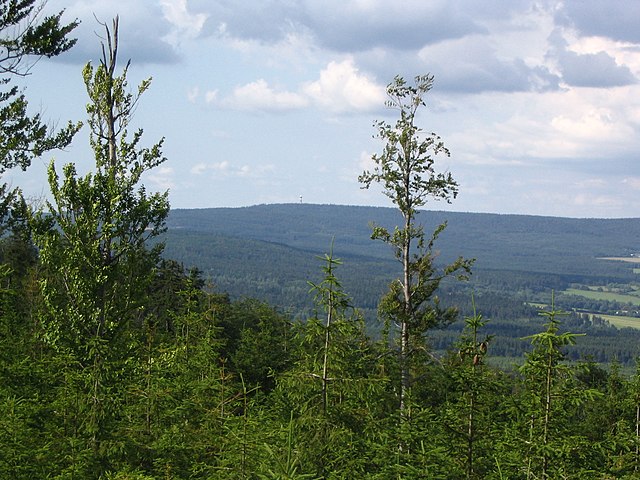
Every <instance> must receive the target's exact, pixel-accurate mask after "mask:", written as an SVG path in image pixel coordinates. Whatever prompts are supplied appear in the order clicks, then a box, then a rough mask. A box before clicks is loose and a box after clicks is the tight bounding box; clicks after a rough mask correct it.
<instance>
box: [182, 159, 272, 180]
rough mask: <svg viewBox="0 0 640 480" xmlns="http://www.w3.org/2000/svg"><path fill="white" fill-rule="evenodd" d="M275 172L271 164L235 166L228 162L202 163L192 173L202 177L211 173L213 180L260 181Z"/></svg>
mask: <svg viewBox="0 0 640 480" xmlns="http://www.w3.org/2000/svg"><path fill="white" fill-rule="evenodd" d="M273 170H274V166H273V165H271V164H261V165H257V166H252V165H247V164H245V165H240V166H237V165H234V164H233V163H231V162H229V161H228V160H223V161H221V162H215V163H205V162H200V163H198V164H196V165H194V166H193V167H191V169H190V172H191V173H192V174H193V175H196V176H201V175H203V174H205V173H207V172H209V173H211V174H212V176H213V178H219V177H221V178H225V177H246V178H254V179H259V178H262V177H264V176H265V175H267V174H269V173H270V172H272V171H273Z"/></svg>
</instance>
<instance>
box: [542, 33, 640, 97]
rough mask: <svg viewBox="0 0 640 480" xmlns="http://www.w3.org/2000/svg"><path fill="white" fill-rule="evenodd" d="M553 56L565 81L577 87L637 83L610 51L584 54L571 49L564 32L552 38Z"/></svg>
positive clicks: (607, 86)
mask: <svg viewBox="0 0 640 480" xmlns="http://www.w3.org/2000/svg"><path fill="white" fill-rule="evenodd" d="M550 41H551V44H552V47H551V49H550V51H549V57H551V58H555V60H556V62H557V65H558V69H559V71H560V73H561V74H562V79H563V81H564V82H565V83H566V84H568V85H570V86H574V87H594V88H609V87H620V86H624V85H632V84H634V83H637V79H636V77H635V76H634V75H633V73H631V70H629V68H628V67H627V66H626V65H619V64H618V63H617V62H616V59H615V58H614V57H612V56H611V55H609V54H608V53H607V52H604V51H598V52H595V53H584V54H580V53H577V52H575V51H572V50H570V49H569V47H568V42H567V41H566V40H565V39H564V37H563V36H562V34H561V33H560V31H558V30H556V31H555V32H554V33H553V34H552V35H551V37H550Z"/></svg>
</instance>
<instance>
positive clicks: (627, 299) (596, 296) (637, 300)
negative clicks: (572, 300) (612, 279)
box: [563, 288, 640, 305]
mask: <svg viewBox="0 0 640 480" xmlns="http://www.w3.org/2000/svg"><path fill="white" fill-rule="evenodd" d="M563 293H565V294H567V295H578V296H581V297H585V298H591V299H593V300H608V301H611V302H620V303H631V304H632V305H640V297H638V296H636V295H628V294H624V293H613V292H598V291H595V290H580V289H577V288H568V289H566V290H565V291H564V292H563Z"/></svg>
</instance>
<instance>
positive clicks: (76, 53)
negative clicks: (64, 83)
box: [45, 0, 179, 64]
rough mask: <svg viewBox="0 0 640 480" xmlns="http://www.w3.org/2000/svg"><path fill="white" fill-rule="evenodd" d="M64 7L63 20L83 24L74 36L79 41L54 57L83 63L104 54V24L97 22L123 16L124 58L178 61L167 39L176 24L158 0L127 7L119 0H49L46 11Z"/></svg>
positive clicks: (141, 61) (121, 40)
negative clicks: (168, 18) (169, 20)
mask: <svg viewBox="0 0 640 480" xmlns="http://www.w3.org/2000/svg"><path fill="white" fill-rule="evenodd" d="M61 10H64V11H65V14H64V17H63V21H65V22H70V21H72V20H74V19H78V20H80V22H81V23H80V25H79V26H78V27H77V28H76V29H75V30H74V31H73V33H72V36H73V37H75V38H77V39H78V42H77V43H76V45H75V46H74V47H73V48H72V49H71V50H70V51H69V52H66V53H65V54H64V55H61V56H59V57H56V59H55V61H62V62H67V63H79V64H84V63H86V62H88V61H91V60H93V61H96V60H98V59H99V58H100V57H101V49H100V41H101V38H104V27H103V26H101V25H100V24H99V23H98V22H96V18H97V19H98V21H100V22H103V23H106V24H107V25H108V26H109V27H110V28H111V22H112V20H113V19H114V18H115V17H116V16H119V18H120V29H119V54H120V58H121V60H123V61H124V60H128V59H133V61H134V62H135V63H136V64H145V63H155V64H165V63H176V62H177V61H178V60H179V56H178V54H177V52H176V51H175V49H174V48H173V46H172V45H170V44H169V43H167V41H166V38H167V37H168V36H170V34H171V32H172V28H174V27H173V26H172V25H171V24H170V23H169V22H168V21H167V19H166V18H165V16H164V14H163V12H162V10H161V8H160V5H159V4H157V3H155V2H129V3H127V4H126V9H124V8H123V3H122V2H121V1H120V0H100V1H91V2H90V1H88V0H72V1H68V0H67V1H64V0H49V1H48V2H46V9H45V13H46V14H51V13H53V12H59V11H61Z"/></svg>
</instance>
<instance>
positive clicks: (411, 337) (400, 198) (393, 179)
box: [359, 75, 472, 411]
mask: <svg viewBox="0 0 640 480" xmlns="http://www.w3.org/2000/svg"><path fill="white" fill-rule="evenodd" d="M432 85H433V76H431V75H421V76H417V77H416V78H415V86H410V85H407V83H406V82H405V80H404V79H403V78H402V77H396V78H395V80H394V81H393V82H391V83H390V84H389V85H388V86H387V95H388V97H389V100H388V101H387V102H386V105H387V106H388V107H390V108H393V109H395V110H397V111H398V112H399V113H400V118H399V119H398V120H397V121H396V123H395V125H390V124H388V123H386V122H384V121H378V122H376V123H375V124H374V126H375V128H376V129H377V137H378V138H380V139H382V140H383V141H384V142H385V147H384V150H383V151H382V154H379V155H374V156H373V161H374V164H375V168H374V170H373V171H372V172H369V171H365V172H364V173H363V174H362V175H360V177H359V181H360V182H361V183H362V184H363V185H364V186H363V188H369V187H370V186H371V184H372V183H380V184H382V187H383V193H384V194H385V195H386V196H387V197H389V198H390V199H391V201H392V202H393V203H394V204H395V205H396V206H397V207H398V209H399V211H400V213H401V214H402V218H403V220H404V223H403V226H402V227H401V228H400V227H396V228H395V230H394V231H393V232H390V231H389V230H387V229H386V228H384V227H382V226H374V228H373V234H372V238H373V239H379V240H382V241H384V242H385V243H387V244H389V245H391V246H392V247H393V248H394V250H395V255H396V258H397V259H398V260H399V261H400V262H401V264H402V278H401V279H398V280H396V281H394V282H393V283H392V285H391V288H390V291H389V293H388V294H387V295H386V296H385V298H384V299H383V301H382V303H381V312H382V314H383V315H384V316H385V317H387V318H388V319H389V320H391V321H393V322H394V323H396V324H397V325H398V326H399V329H400V370H401V372H400V377H401V378H400V411H404V410H405V407H406V396H407V393H408V391H409V389H410V386H411V376H410V357H411V356H413V354H414V353H415V352H417V351H419V350H420V349H421V348H422V347H423V345H422V342H423V339H424V333H425V331H426V330H427V329H429V328H432V327H434V326H436V325H437V324H439V323H443V322H449V321H452V320H453V319H454V317H455V315H456V311H455V309H451V308H450V309H442V308H441V307H440V305H439V302H438V300H437V297H435V296H434V295H435V292H436V290H437V288H438V286H439V285H440V282H441V281H442V280H443V279H444V278H445V277H447V276H450V275H458V276H459V277H461V278H462V277H464V276H465V275H466V274H468V273H470V268H471V264H472V261H469V260H465V259H463V258H458V260H456V261H455V262H454V263H452V264H450V265H447V266H446V267H444V269H443V270H441V271H439V270H438V269H437V268H436V265H435V263H434V261H435V255H434V252H433V246H434V243H435V241H436V239H437V237H438V235H439V234H440V233H441V232H442V231H443V230H444V228H445V227H446V223H445V224H442V225H440V226H439V227H437V228H436V230H435V232H434V233H433V235H432V236H431V238H430V239H429V240H428V241H426V238H425V233H424V227H423V226H422V225H420V224H418V222H417V214H418V208H419V207H422V206H424V205H426V203H427V202H428V200H430V199H441V200H445V201H446V202H451V200H452V199H454V198H455V197H456V196H457V194H458V184H457V183H456V181H455V180H454V179H453V177H452V176H451V174H450V173H449V172H446V173H438V172H436V170H435V161H436V157H437V156H438V155H445V156H449V150H447V148H446V147H445V146H444V143H443V142H442V140H441V139H440V137H439V136H437V135H436V134H435V133H431V134H426V135H425V134H424V132H423V130H422V129H421V128H419V127H418V126H417V125H416V114H417V112H418V110H419V108H420V107H423V106H426V103H425V101H424V96H425V95H426V94H427V92H429V90H431V87H432Z"/></svg>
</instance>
